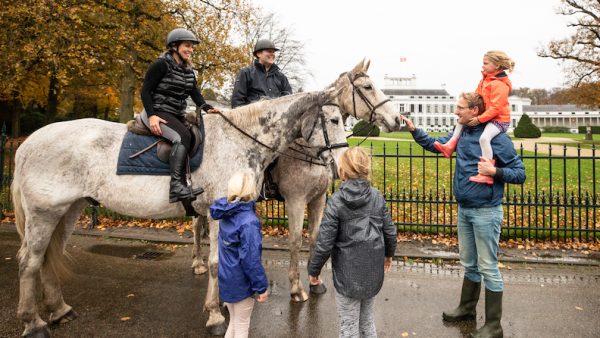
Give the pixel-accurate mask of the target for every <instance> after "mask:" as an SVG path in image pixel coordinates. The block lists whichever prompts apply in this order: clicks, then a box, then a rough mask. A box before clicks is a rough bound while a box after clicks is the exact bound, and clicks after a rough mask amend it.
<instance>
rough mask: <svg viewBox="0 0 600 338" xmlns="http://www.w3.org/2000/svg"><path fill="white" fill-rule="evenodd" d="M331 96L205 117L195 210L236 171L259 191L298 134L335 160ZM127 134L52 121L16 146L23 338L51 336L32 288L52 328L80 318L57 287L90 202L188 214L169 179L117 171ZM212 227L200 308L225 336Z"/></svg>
mask: <svg viewBox="0 0 600 338" xmlns="http://www.w3.org/2000/svg"><path fill="white" fill-rule="evenodd" d="M336 94H337V91H336V90H335V89H332V90H328V91H323V92H310V93H300V94H295V95H290V96H285V97H282V98H278V99H274V100H269V101H261V102H257V103H254V104H251V105H248V106H244V107H240V108H237V109H235V110H232V111H229V112H225V113H223V114H224V116H225V118H224V117H222V116H218V115H212V114H211V115H207V116H205V118H204V123H205V130H206V139H207V140H209V141H208V142H207V143H206V144H205V146H204V161H203V163H202V164H201V167H200V168H199V169H198V170H196V171H195V172H193V173H192V178H193V181H194V182H201V183H202V185H203V187H204V189H205V192H204V194H202V195H200V196H199V198H198V199H197V200H196V201H195V202H194V203H193V207H194V209H195V210H196V211H197V212H198V213H200V214H201V215H208V207H209V205H210V204H211V203H212V202H213V201H214V200H215V199H216V198H218V197H221V196H225V195H226V192H227V181H228V179H229V177H230V176H231V175H232V174H234V173H235V172H237V171H239V170H251V171H252V172H254V174H255V175H256V177H257V182H256V184H257V186H260V184H261V179H262V172H263V170H264V169H265V168H266V166H267V165H268V164H269V163H270V162H272V161H273V159H274V158H275V157H276V156H278V155H279V152H281V151H283V150H285V149H287V147H288V146H289V145H290V144H291V143H292V142H293V141H294V140H296V139H298V138H303V139H304V140H305V141H306V142H307V143H308V144H309V145H310V146H312V147H316V148H321V147H323V148H324V149H325V150H324V151H323V152H322V153H321V156H320V158H321V159H322V160H323V161H325V162H327V163H330V162H332V161H334V160H337V159H338V158H339V156H340V154H341V149H340V148H338V149H328V143H329V142H331V143H345V142H346V140H345V136H344V130H343V124H342V117H341V116H340V115H339V113H336V112H332V111H327V112H325V111H323V105H324V104H326V103H328V102H330V101H332V100H334V99H335V95H336ZM227 121H229V122H227ZM316 121H321V123H317V122H316ZM126 131H127V130H126V126H125V125H124V124H119V123H113V122H108V121H103V120H96V119H81V120H75V121H68V122H60V123H53V124H50V125H48V126H46V127H44V128H41V129H39V130H38V131H36V132H35V133H33V134H32V135H31V136H29V137H28V138H27V140H26V141H25V142H23V144H22V145H21V146H20V147H19V149H18V150H17V153H16V156H15V172H14V180H13V183H12V187H11V192H12V197H13V202H14V207H15V218H16V224H17V229H18V231H19V234H20V236H21V238H22V243H21V248H20V250H19V253H18V263H19V278H20V297H19V306H18V317H19V319H20V320H21V321H23V323H24V325H25V329H24V331H23V335H24V336H26V337H49V336H50V332H49V330H48V328H47V323H46V322H45V321H44V320H42V319H41V318H40V316H39V313H38V307H37V303H36V295H37V294H38V288H41V289H42V294H43V301H44V303H45V305H46V306H47V308H48V310H49V312H50V313H51V315H50V319H49V320H50V322H52V323H63V322H68V321H70V320H73V319H75V318H76V314H75V312H74V311H73V309H72V308H71V306H70V305H68V304H66V303H65V301H64V300H63V296H62V291H61V280H62V279H63V277H64V276H65V273H66V272H67V271H68V266H67V265H66V264H65V255H64V254H65V247H66V242H67V239H68V237H69V236H70V235H71V233H72V232H73V229H74V227H75V222H76V221H77V219H78V218H79V216H80V215H81V212H82V211H83V209H84V208H85V207H86V206H87V205H89V203H90V200H94V201H96V202H98V203H100V204H102V205H103V206H104V207H106V208H108V209H111V210H113V211H116V212H118V213H121V214H125V215H129V216H133V217H142V218H167V217H180V216H183V215H184V214H185V211H184V208H183V206H182V205H181V204H180V203H175V204H172V203H169V201H168V198H167V197H168V191H169V177H168V176H131V175H125V176H123V175H117V174H116V166H117V157H118V154H119V148H120V146H121V143H122V140H123V138H124V136H125V133H126ZM326 139H327V140H328V142H326ZM218 226H219V223H218V222H217V221H214V220H212V219H210V218H209V229H210V241H211V245H210V254H209V272H210V273H209V282H208V290H207V295H206V299H205V304H204V305H205V309H206V310H208V311H209V319H208V321H207V323H206V325H207V327H209V328H210V329H211V331H212V332H213V333H215V334H223V333H224V328H225V326H224V321H225V318H224V317H223V315H222V314H221V312H220V308H219V296H218V295H219V293H218V284H217V268H218V266H217V265H218V252H217V249H218V248H217V235H218ZM39 277H41V279H40V280H41V285H38V278H39Z"/></svg>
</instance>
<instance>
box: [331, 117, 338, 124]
mask: <svg viewBox="0 0 600 338" xmlns="http://www.w3.org/2000/svg"><path fill="white" fill-rule="evenodd" d="M330 121H331V123H333V124H338V123H339V122H340V120H339V119H338V118H333V119H331V120H330Z"/></svg>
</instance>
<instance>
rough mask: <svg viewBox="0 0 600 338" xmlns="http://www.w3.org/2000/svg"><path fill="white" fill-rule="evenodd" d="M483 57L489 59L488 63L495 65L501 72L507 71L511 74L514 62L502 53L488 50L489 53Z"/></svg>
mask: <svg viewBox="0 0 600 338" xmlns="http://www.w3.org/2000/svg"><path fill="white" fill-rule="evenodd" d="M484 56H485V57H487V58H488V59H490V61H492V62H493V63H495V64H496V65H497V66H498V67H500V68H501V69H502V70H508V71H509V72H512V71H513V69H515V62H514V61H513V60H512V59H511V58H509V57H508V55H506V53H504V52H503V51H499V50H490V51H489V52H487V53H485V55H484Z"/></svg>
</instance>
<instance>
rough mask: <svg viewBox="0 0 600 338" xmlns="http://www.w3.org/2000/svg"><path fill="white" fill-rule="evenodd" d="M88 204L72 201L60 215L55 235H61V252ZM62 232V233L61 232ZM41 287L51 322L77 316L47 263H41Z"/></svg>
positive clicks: (82, 201)
mask: <svg viewBox="0 0 600 338" xmlns="http://www.w3.org/2000/svg"><path fill="white" fill-rule="evenodd" d="M87 205H88V202H86V201H85V200H81V201H78V202H76V203H73V205H72V206H71V207H70V208H69V211H67V213H66V214H65V215H64V216H63V217H62V219H61V221H60V222H59V224H58V226H57V227H56V230H55V233H56V235H61V237H62V246H61V248H60V251H61V253H62V252H64V250H65V247H66V243H67V239H68V238H69V236H71V234H72V233H73V229H74V228H75V223H76V222H77V220H78V219H79V216H80V215H81V212H82V211H83V209H85V207H86V206H87ZM61 232H62V233H61ZM41 277H42V278H41V281H42V287H43V290H44V293H43V294H44V303H45V304H46V307H47V309H48V311H50V322H51V323H52V324H64V323H67V322H70V321H72V320H74V319H76V318H77V313H76V312H75V311H74V310H73V308H72V307H71V306H70V305H68V304H66V303H65V301H64V299H63V295H62V291H61V286H60V282H61V281H60V278H59V276H58V275H57V274H56V271H54V269H52V266H50V265H49V264H47V263H44V264H43V265H42V275H41Z"/></svg>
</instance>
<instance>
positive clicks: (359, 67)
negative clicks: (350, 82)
mask: <svg viewBox="0 0 600 338" xmlns="http://www.w3.org/2000/svg"><path fill="white" fill-rule="evenodd" d="M364 65H365V59H364V58H363V59H362V60H361V61H360V62H359V63H358V64H357V65H356V66H354V69H352V75H356V74H359V73H361V72H363V68H364ZM367 67H368V66H367Z"/></svg>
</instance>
